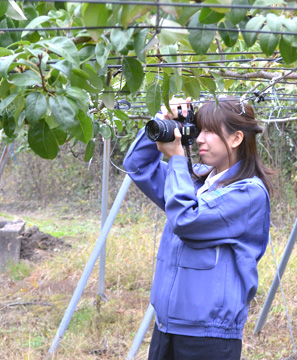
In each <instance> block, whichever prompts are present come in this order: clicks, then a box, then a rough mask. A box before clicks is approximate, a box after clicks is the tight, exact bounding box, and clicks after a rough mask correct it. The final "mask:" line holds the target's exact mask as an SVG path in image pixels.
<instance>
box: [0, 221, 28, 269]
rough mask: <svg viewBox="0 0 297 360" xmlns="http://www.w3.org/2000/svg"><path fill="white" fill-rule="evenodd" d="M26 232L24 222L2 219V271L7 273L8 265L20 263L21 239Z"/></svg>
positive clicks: (0, 224) (0, 237)
mask: <svg viewBox="0 0 297 360" xmlns="http://www.w3.org/2000/svg"><path fill="white" fill-rule="evenodd" d="M24 230H25V222H24V221H22V220H17V221H7V220H4V219H0V271H5V268H6V266H7V263H9V262H14V263H18V262H19V261H20V251H21V239H20V238H19V236H20V235H21V233H22V232H23V231H24Z"/></svg>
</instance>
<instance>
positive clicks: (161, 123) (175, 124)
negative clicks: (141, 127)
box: [145, 119, 182, 142]
mask: <svg viewBox="0 0 297 360" xmlns="http://www.w3.org/2000/svg"><path fill="white" fill-rule="evenodd" d="M175 128H178V129H179V131H181V129H182V125H181V124H180V122H179V121H175V120H166V119H164V120H159V119H152V120H150V121H149V122H148V123H147V124H146V126H145V134H146V136H147V138H148V139H150V140H151V141H160V142H171V141H174V139H175V136H174V129H175Z"/></svg>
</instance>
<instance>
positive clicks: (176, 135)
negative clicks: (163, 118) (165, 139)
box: [174, 128, 182, 141]
mask: <svg viewBox="0 0 297 360" xmlns="http://www.w3.org/2000/svg"><path fill="white" fill-rule="evenodd" d="M174 137H175V140H179V141H180V140H181V137H182V136H181V133H180V131H179V130H178V128H175V129H174Z"/></svg>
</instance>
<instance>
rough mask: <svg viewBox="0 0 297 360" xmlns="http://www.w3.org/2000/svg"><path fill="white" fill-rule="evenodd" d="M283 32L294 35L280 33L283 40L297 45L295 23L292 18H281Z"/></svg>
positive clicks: (296, 26) (296, 25)
mask: <svg viewBox="0 0 297 360" xmlns="http://www.w3.org/2000/svg"><path fill="white" fill-rule="evenodd" d="M283 25H284V28H283V29H284V32H292V33H293V34H294V35H282V36H283V38H284V40H285V41H286V42H287V43H289V44H291V46H294V47H297V35H296V33H297V24H296V22H295V21H294V20H292V19H283Z"/></svg>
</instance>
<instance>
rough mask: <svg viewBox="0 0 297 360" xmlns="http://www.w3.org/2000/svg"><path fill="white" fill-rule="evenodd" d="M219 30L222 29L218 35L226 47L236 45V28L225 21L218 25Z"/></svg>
mask: <svg viewBox="0 0 297 360" xmlns="http://www.w3.org/2000/svg"><path fill="white" fill-rule="evenodd" d="M219 29H222V30H219V33H220V35H221V38H222V39H223V41H224V43H225V45H226V46H229V47H231V46H233V45H235V44H236V42H237V39H238V29H237V27H234V26H233V25H232V23H231V22H230V21H228V20H226V21H224V22H221V23H220V25H219ZM224 29H234V31H229V30H224Z"/></svg>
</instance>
